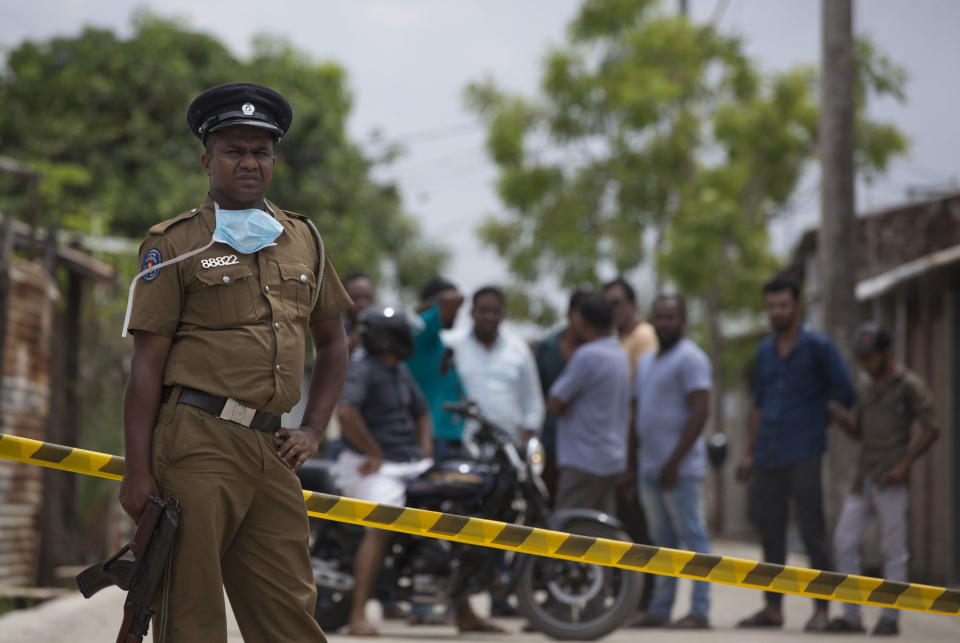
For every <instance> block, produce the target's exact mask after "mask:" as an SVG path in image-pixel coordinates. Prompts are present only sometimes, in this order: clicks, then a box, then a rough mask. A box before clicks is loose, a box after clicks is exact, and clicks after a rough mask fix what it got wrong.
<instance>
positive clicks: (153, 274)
mask: <svg viewBox="0 0 960 643" xmlns="http://www.w3.org/2000/svg"><path fill="white" fill-rule="evenodd" d="M162 262H163V257H162V256H160V251H159V250H157V249H156V248H150V249H149V250H147V254H145V255H143V263H141V264H140V272H143V271H144V270H150V268H153V267H154V266H155V265H157V264H158V263H162ZM159 274H160V269H159V268H157V269H156V270H150V272H148V273H147V274H145V275H144V276H143V277H142V279H143V280H144V281H153V280H154V279H156V278H157V276H158V275H159Z"/></svg>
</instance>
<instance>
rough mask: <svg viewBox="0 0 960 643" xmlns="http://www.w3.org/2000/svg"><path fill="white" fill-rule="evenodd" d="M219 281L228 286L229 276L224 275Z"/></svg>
mask: <svg viewBox="0 0 960 643" xmlns="http://www.w3.org/2000/svg"><path fill="white" fill-rule="evenodd" d="M220 281H222V282H223V283H225V284H228V283H230V276H229V275H224V276H223V277H221V278H220Z"/></svg>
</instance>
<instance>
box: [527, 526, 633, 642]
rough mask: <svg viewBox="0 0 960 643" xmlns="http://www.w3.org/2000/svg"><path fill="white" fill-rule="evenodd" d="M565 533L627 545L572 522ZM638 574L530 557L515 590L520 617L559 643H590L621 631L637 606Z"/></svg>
mask: <svg viewBox="0 0 960 643" xmlns="http://www.w3.org/2000/svg"><path fill="white" fill-rule="evenodd" d="M564 531H568V532H570V533H572V534H579V535H582V536H593V537H597V538H609V539H611V540H625V541H629V540H630V537H629V536H628V535H627V534H625V533H624V532H622V531H621V530H619V529H616V528H614V527H611V526H608V525H604V524H603V523H599V522H594V521H589V520H574V521H571V522H570V523H568V524H567V525H564ZM642 582H643V581H642V579H641V576H640V574H638V573H637V572H631V571H627V570H625V569H618V568H616V567H605V566H603V565H590V564H586V563H576V562H573V561H569V560H561V559H557V558H545V557H543V556H529V557H528V558H527V560H526V562H525V563H524V567H523V570H522V571H521V572H520V578H519V581H518V583H517V587H516V590H515V593H516V596H517V602H518V603H519V606H520V612H521V613H522V614H523V615H524V616H526V617H527V620H528V621H529V622H530V624H531V625H532V626H533V627H534V628H536V629H537V631H539V632H542V633H544V634H546V635H547V636H549V637H551V638H554V639H559V640H581V641H592V640H595V639H598V638H600V637H602V636H605V635H607V634H609V633H610V632H612V631H613V630H615V629H617V628H618V627H620V626H621V625H623V624H624V623H625V622H626V621H627V619H628V618H630V616H631V615H632V614H633V613H634V612H635V611H636V609H637V604H638V603H639V602H640V593H641V590H642Z"/></svg>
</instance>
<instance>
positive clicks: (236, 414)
mask: <svg viewBox="0 0 960 643" xmlns="http://www.w3.org/2000/svg"><path fill="white" fill-rule="evenodd" d="M173 390H174V387H172V386H164V387H163V395H162V399H163V401H164V402H166V401H167V400H169V399H170V396H171V395H172V394H173ZM177 404H187V405H189V406H195V407H196V408H198V409H202V410H204V411H206V412H207V413H210V414H211V415H215V416H216V417H218V418H220V419H221V420H227V421H228V422H233V423H235V424H239V425H241V426H246V427H249V428H251V429H254V430H257V431H263V432H264V433H273V432H274V431H276V430H277V429H279V428H280V416H279V415H272V414H270V413H267V412H266V411H258V410H257V409H252V408H250V407H249V406H244V405H242V404H240V403H239V402H237V401H236V400H235V399H233V398H232V397H218V396H216V395H210V394H209V393H204V392H203V391H198V390H197V389H195V388H189V387H186V386H184V387H183V388H182V389H181V390H180V397H178V398H177Z"/></svg>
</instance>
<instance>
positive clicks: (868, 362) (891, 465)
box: [827, 323, 939, 635]
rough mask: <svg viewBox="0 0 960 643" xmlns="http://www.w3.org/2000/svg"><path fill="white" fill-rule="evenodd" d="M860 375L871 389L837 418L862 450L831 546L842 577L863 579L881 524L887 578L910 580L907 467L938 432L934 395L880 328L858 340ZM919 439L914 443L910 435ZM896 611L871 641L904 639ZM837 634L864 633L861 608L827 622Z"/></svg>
mask: <svg viewBox="0 0 960 643" xmlns="http://www.w3.org/2000/svg"><path fill="white" fill-rule="evenodd" d="M854 350H855V352H856V355H857V361H858V362H859V363H860V367H861V368H863V370H864V371H866V373H867V375H869V377H870V382H869V384H867V385H866V386H865V387H863V388H862V389H861V390H860V391H859V394H858V396H857V403H856V406H855V407H854V409H853V414H852V417H851V416H850V415H847V414H845V413H843V412H842V411H839V410H837V411H834V412H833V416H834V417H835V418H836V419H837V420H838V422H837V424H839V425H840V426H841V427H843V428H844V430H846V432H847V433H849V434H850V436H851V437H852V438H853V439H855V440H859V441H860V443H861V445H862V447H861V450H860V457H859V459H858V461H857V469H856V474H855V476H854V482H853V488H852V489H851V493H850V495H848V496H847V499H846V502H845V503H844V506H843V511H842V512H841V514H840V520H839V521H838V522H837V529H836V532H835V534H834V538H833V547H834V552H835V558H836V564H837V571H839V572H844V573H848V574H859V573H861V572H860V541H861V539H862V537H863V532H864V529H866V527H867V524H868V523H869V521H870V519H871V518H874V517H876V518H877V520H878V521H879V522H880V534H881V537H880V546H881V549H882V552H883V560H884V562H883V577H884V578H885V579H887V580H893V581H906V580H907V560H908V558H909V552H908V550H907V501H908V492H907V476H908V474H909V471H910V466H911V465H912V464H913V463H914V461H916V460H917V458H919V457H920V456H921V455H922V454H923V453H924V452H925V451H926V450H927V449H928V448H930V445H931V444H933V442H934V441H935V440H936V439H937V436H938V435H939V432H938V431H937V428H936V425H935V423H934V419H933V403H932V401H931V399H930V392H929V391H928V390H927V387H926V386H925V385H924V384H923V382H922V381H921V380H920V378H919V377H917V375H915V374H914V373H912V372H911V371H909V370H907V369H906V368H904V367H903V366H901V365H900V364H898V363H897V362H896V360H894V358H893V355H892V353H891V350H890V336H889V335H888V334H887V333H886V332H885V331H883V330H882V329H881V328H880V327H878V326H877V325H876V324H872V323H868V324H864V325H862V326H860V328H859V329H858V330H857V334H856V336H855V337H854ZM914 425H916V426H917V427H918V429H919V432H918V433H917V435H916V436H915V437H913V439H912V440H911V436H912V431H913V427H914ZM898 615H899V613H898V611H897V610H895V609H889V608H888V609H884V610H883V612H882V613H881V616H880V620H879V621H878V622H877V625H876V627H875V628H874V630H873V633H874V634H879V635H894V634H898V633H899V626H898V624H897V621H898ZM827 629H828V630H830V631H834V632H863V631H864V629H863V624H862V622H861V620H860V606H859V605H857V604H855V603H845V604H844V615H843V616H842V617H840V618H836V619H834V620H833V621H831V622H830V625H829V626H828V628H827Z"/></svg>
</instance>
